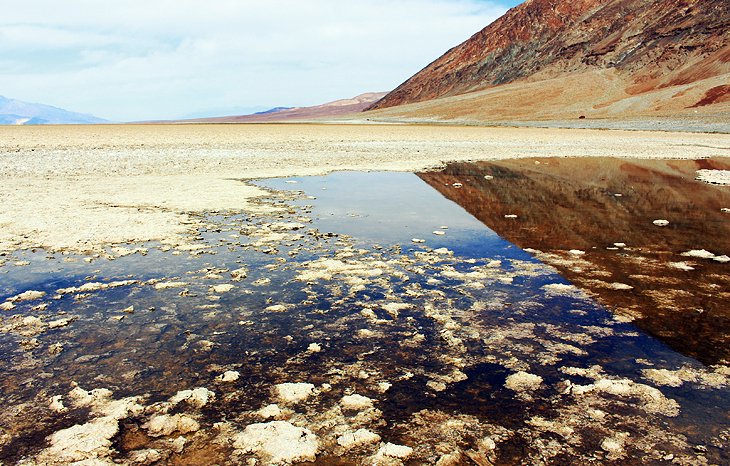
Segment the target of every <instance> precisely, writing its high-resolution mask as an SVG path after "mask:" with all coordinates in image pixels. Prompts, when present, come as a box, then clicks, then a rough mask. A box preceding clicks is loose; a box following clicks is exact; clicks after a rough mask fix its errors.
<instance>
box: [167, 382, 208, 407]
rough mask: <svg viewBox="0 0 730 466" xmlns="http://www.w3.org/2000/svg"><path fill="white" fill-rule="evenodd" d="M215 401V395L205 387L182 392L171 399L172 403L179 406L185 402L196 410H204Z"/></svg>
mask: <svg viewBox="0 0 730 466" xmlns="http://www.w3.org/2000/svg"><path fill="white" fill-rule="evenodd" d="M214 399H215V393H213V392H211V391H210V390H208V389H207V388H205V387H198V388H194V389H192V390H180V391H179V392H177V393H176V394H175V395H173V396H172V398H170V403H171V404H172V405H177V404H179V403H181V402H183V401H185V402H187V403H188V404H189V405H191V406H193V407H195V408H202V407H203V406H205V405H207V404H208V402H210V401H212V400H214Z"/></svg>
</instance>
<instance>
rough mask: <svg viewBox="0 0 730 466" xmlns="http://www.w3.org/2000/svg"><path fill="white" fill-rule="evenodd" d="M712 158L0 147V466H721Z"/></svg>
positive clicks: (479, 138) (13, 133)
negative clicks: (583, 465) (432, 465)
mask: <svg viewBox="0 0 730 466" xmlns="http://www.w3.org/2000/svg"><path fill="white" fill-rule="evenodd" d="M728 157H730V135H728V134H719V133H718V134H707V133H688V132H658V131H656V132H653V131H621V130H593V129H557V128H553V129H549V128H509V127H499V128H496V127H466V126H436V125H404V124H338V125H334V124H332V125H328V124H293V123H292V124H252V125H231V124H208V125H203V124H199V125H95V126H28V127H24V126H21V127H0V205H2V209H1V210H0V309H1V310H0V373H2V377H0V386H1V387H2V390H0V403H1V404H2V410H0V464H8V465H10V464H21V465H35V464H42V465H67V464H79V465H106V464H129V465H137V464H170V465H191V464H219V465H226V464H251V465H254V464H292V463H302V464H337V465H348V464H379V465H381V464H382V465H398V464H438V465H442V466H445V465H458V464H477V465H497V464H500V465H501V464H505V465H506V464H529V465H537V464H578V463H582V464H622V465H623V464H678V465H690V464H692V465H694V464H697V465H705V464H717V465H720V464H728V463H730V414H729V413H730V396H729V395H730V387H729V384H730V366H729V365H730V353H729V352H728V343H730V342H728V335H730V331H729V330H730V310H728V302H730V299H729V298H730V273H728V267H730V258H728V254H730V228H729V227H728V223H729V222H728V220H729V219H730V178H729V176H728V175H729V174H730V158H728ZM608 174H610V176H609V175H608Z"/></svg>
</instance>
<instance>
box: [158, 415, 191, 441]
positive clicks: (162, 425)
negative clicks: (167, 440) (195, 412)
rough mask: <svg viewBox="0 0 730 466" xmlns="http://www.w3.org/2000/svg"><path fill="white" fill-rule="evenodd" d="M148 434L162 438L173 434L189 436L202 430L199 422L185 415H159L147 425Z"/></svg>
mask: <svg viewBox="0 0 730 466" xmlns="http://www.w3.org/2000/svg"><path fill="white" fill-rule="evenodd" d="M145 426H146V427H147V433H148V434H149V435H150V436H151V437H162V436H167V435H170V434H173V433H175V432H177V433H180V434H187V433H189V432H197V431H198V430H199V429H200V424H198V421H196V420H195V419H193V418H191V417H190V416H186V415H184V414H175V415H173V416H171V415H169V414H158V415H155V416H152V417H151V418H150V420H149V422H148V423H147V424H145Z"/></svg>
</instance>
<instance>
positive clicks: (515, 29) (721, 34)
mask: <svg viewBox="0 0 730 466" xmlns="http://www.w3.org/2000/svg"><path fill="white" fill-rule="evenodd" d="M728 76H730V7H729V6H728V1H727V0H528V1H527V2H525V3H524V4H522V5H520V6H518V7H515V8H513V9H511V10H509V11H508V12H507V13H506V14H505V15H504V16H502V17H501V18H499V19H498V20H497V21H495V22H494V23H492V24H491V25H489V26H487V27H486V28H484V29H483V30H481V31H480V32H478V33H477V34H475V35H474V36H472V37H471V38H470V39H468V40H467V41H466V42H464V43H462V44H461V45H459V46H457V47H454V48H453V49H451V50H449V51H448V52H447V53H445V54H444V55H443V56H442V57H440V58H439V59H437V60H436V61H434V62H433V63H431V64H430V65H428V66H427V67H426V68H424V69H423V70H422V71H420V72H419V73H417V74H416V75H414V76H413V77H411V78H410V79H409V80H408V81H406V82H404V83H403V84H401V85H400V86H399V87H398V88H396V89H395V90H394V91H392V92H391V93H389V94H388V95H387V96H385V97H384V98H383V99H382V100H380V101H379V102H377V103H376V104H375V105H373V106H372V107H371V108H370V109H383V108H387V107H393V106H398V105H403V104H412V103H416V102H426V101H431V100H433V99H438V98H443V97H449V96H459V95H463V94H466V93H474V94H473V95H474V96H477V95H481V94H480V93H476V92H475V91H484V90H488V89H493V90H495V91H497V90H498V89H502V92H503V93H506V95H505V96H504V97H505V99H503V100H499V99H497V100H498V102H492V103H495V104H499V105H501V106H504V105H505V104H507V103H509V101H510V100H511V99H512V98H513V96H512V95H511V92H510V89H512V87H511V86H512V85H513V83H514V84H519V91H518V94H520V93H524V92H528V93H529V92H535V91H539V93H537V94H533V95H532V99H531V100H532V102H531V103H530V105H529V106H528V104H527V103H526V102H522V103H520V101H519V100H520V99H518V101H517V102H516V107H517V108H516V113H517V114H520V115H513V116H510V115H506V116H505V115H496V117H498V118H523V117H525V115H521V113H525V114H526V115H527V117H530V116H532V117H534V115H533V114H532V113H531V111H536V112H537V113H539V112H540V110H541V108H540V107H541V104H542V99H543V97H545V98H546V99H547V100H548V101H549V100H550V99H551V98H553V99H554V98H557V99H558V100H562V103H564V104H567V103H571V102H573V103H578V104H579V105H578V106H579V107H580V108H585V107H586V103H587V104H589V105H590V107H595V110H597V111H599V113H600V111H601V109H602V108H606V107H611V106H612V105H614V106H615V104H616V102H618V101H620V100H624V99H630V98H632V97H634V96H643V95H645V94H647V93H654V97H652V98H650V99H649V101H648V102H645V103H641V104H640V105H639V106H640V107H642V108H641V109H637V108H636V105H634V104H636V102H633V103H632V104H629V105H628V106H629V107H630V109H631V108H633V110H635V112H634V113H636V114H641V113H642V112H643V113H652V112H658V113H662V111H665V112H673V111H676V110H677V109H678V108H682V109H684V108H686V107H694V106H705V105H712V104H716V103H723V102H727V100H728V87H727V86H726V83H727V82H728V81H727V78H728ZM565 77H572V79H573V81H572V82H571V84H570V87H572V86H579V87H580V88H581V89H573V88H566V87H565V86H564V85H561V84H560V83H559V82H558V81H557V80H556V79H560V80H561V79H563V78H565ZM580 77H582V78H580ZM551 80H552V84H551V85H548V86H541V85H537V86H536V87H535V88H533V89H530V86H529V83H537V82H545V81H551ZM594 80H597V81H594ZM697 83H701V84H700V85H699V86H695V87H693V86H694V85H695V84H697ZM505 85H506V86H505ZM553 87H554V88H555V92H551V89H553ZM673 87H678V89H677V90H675V92H674V93H671V94H669V95H663V94H661V91H662V90H664V89H669V88H673ZM682 91H686V92H685V93H686V94H689V95H687V96H684V95H678V96H675V94H676V93H677V92H682ZM582 92H583V93H587V94H588V95H587V96H584V97H582V98H581V97H580V96H577V97H576V96H573V94H574V93H578V94H581V93H582ZM657 92H659V94H657ZM596 93H598V94H599V96H596V95H595V94H596ZM543 94H545V95H543ZM551 94H558V96H557V97H556V96H555V95H551ZM560 95H562V98H561V97H560ZM517 97H520V96H519V95H518V96H517ZM598 97H600V98H598ZM490 98H494V95H492V96H491V97H489V98H487V100H489V99H490ZM672 98H681V99H680V101H679V102H678V103H677V105H670V106H669V107H667V106H666V105H664V104H663V101H664V100H666V99H672ZM693 99H694V100H693ZM554 103H555V102H554ZM557 103H558V104H560V102H557ZM485 105H486V106H485ZM534 105H536V107H537V108H532V109H530V108H529V107H534ZM552 105H553V103H548V107H550V106H552ZM558 106H559V105H558ZM479 107H480V112H481V113H482V116H484V114H486V113H489V112H490V111H491V110H492V109H493V107H490V106H489V102H483V101H482V102H481V103H480V104H479ZM621 110H622V109H621V108H614V109H613V110H612V111H613V112H614V113H615V112H618V113H620V112H621ZM608 111H609V110H605V111H604V112H603V113H606V112H608ZM431 113H434V112H431ZM435 113H438V112H435ZM457 113H458V112H457ZM472 113H473V112H472ZM558 113H560V112H556V111H548V112H546V114H545V115H542V117H546V118H547V117H556V116H561V115H558ZM629 113H630V112H629ZM573 114H574V113H569V114H568V115H562V116H569V115H573ZM463 116H465V115H459V114H456V115H450V116H449V117H452V118H454V117H463Z"/></svg>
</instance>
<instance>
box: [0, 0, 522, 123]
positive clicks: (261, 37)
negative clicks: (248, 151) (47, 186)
mask: <svg viewBox="0 0 730 466" xmlns="http://www.w3.org/2000/svg"><path fill="white" fill-rule="evenodd" d="M4 3H7V4H6V5H3V4H4ZM519 3H521V1H517V0H491V1H489V0H347V1H343V0H307V1H302V0H268V1H250V0H204V1H201V0H126V1H124V2H106V1H99V0H32V1H30V0H29V1H23V2H19V1H16V0H0V7H2V8H0V11H2V15H0V95H4V96H6V97H11V98H15V99H19V100H25V101H29V102H38V103H44V104H49V105H54V106H57V107H61V108H65V109H68V110H72V111H77V112H83V113H91V114H94V115H96V116H99V117H102V118H106V119H109V120H114V121H139V120H152V119H169V118H180V117H185V116H193V115H200V114H211V113H217V114H221V115H223V114H231V113H233V114H235V113H249V112H250V111H258V110H262V109H266V108H270V107H275V106H307V105H318V104H321V103H324V102H329V101H332V100H336V99H340V98H347V97H353V96H355V95H357V94H360V93H363V92H376V91H388V90H391V89H393V88H395V87H396V86H397V85H398V84H400V83H401V82H403V81H405V80H406V79H407V78H409V77H410V76H411V75H413V74H414V73H416V72H418V71H419V70H420V69H421V68H423V67H424V66H426V65H427V64H428V63H430V62H431V61H433V60H434V59H436V58H438V57H439V56H440V55H441V54H443V53H444V52H446V50H448V49H449V48H451V47H453V46H455V45H457V44H459V43H461V42H463V41H464V40H466V39H468V38H469V37H470V36H471V35H472V34H474V33H476V32H477V31H479V30H480V29H482V28H484V27H485V26H486V25H488V24H489V23H491V22H492V21H494V20H495V19H497V18H498V17H499V16H501V15H502V14H503V13H504V12H505V11H506V10H507V9H508V8H510V7H512V6H515V5H516V4H519Z"/></svg>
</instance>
